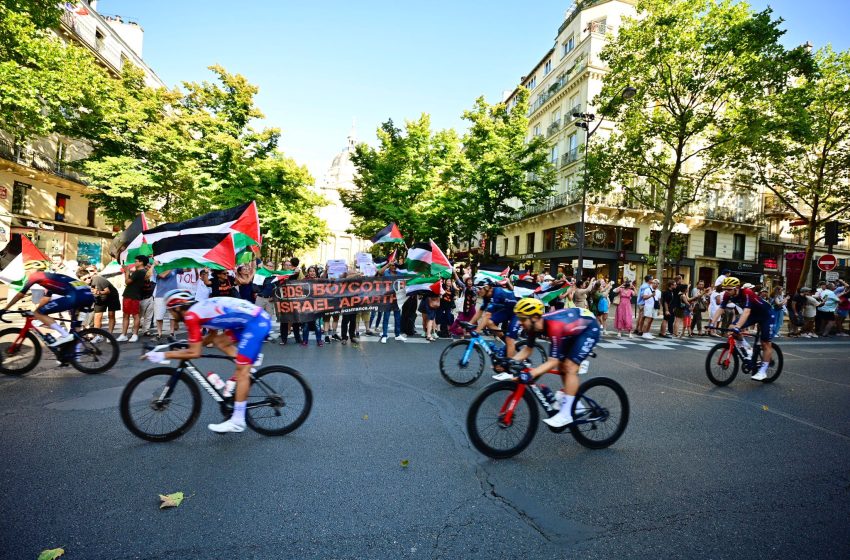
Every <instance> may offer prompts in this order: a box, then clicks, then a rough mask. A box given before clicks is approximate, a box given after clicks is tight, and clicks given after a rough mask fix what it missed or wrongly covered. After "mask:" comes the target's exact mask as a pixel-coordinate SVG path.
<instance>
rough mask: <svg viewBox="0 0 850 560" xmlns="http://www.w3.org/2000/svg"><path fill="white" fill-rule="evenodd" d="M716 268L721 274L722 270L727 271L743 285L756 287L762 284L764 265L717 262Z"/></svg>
mask: <svg viewBox="0 0 850 560" xmlns="http://www.w3.org/2000/svg"><path fill="white" fill-rule="evenodd" d="M718 266H719V268H720V271H721V272H722V271H723V270H724V269H729V270H730V271H731V275H732V276H735V277H736V278H738V279H740V280H741V282H743V283H750V284H753V285H756V286H760V285H763V284H764V265H763V264H761V263H751V262H745V261H719V262H718Z"/></svg>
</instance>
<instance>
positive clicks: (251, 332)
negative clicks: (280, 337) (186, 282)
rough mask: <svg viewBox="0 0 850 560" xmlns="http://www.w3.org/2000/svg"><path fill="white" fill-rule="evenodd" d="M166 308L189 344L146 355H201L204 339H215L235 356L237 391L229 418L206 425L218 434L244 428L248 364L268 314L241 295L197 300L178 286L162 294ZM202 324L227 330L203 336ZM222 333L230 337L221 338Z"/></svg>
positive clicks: (159, 357) (263, 333)
mask: <svg viewBox="0 0 850 560" xmlns="http://www.w3.org/2000/svg"><path fill="white" fill-rule="evenodd" d="M165 308H166V309H167V310H168V311H169V312H170V313H171V316H172V317H173V318H174V320H175V321H177V320H179V321H182V322H183V323H184V324H185V325H186V330H187V331H188V333H189V347H188V348H186V349H185V350H171V351H169V352H148V353H147V354H146V355H145V357H146V358H147V359H148V360H150V361H152V362H154V363H159V362H162V361H164V360H168V359H175V360H192V359H195V358H199V357H200V356H201V353H202V351H203V346H204V343H205V342H215V344H216V346H218V347H219V348H220V349H221V350H222V351H223V352H224V353H225V354H227V355H228V356H230V357H232V358H235V359H236V395H235V399H234V403H233V415H232V416H231V417H230V419H229V420H226V421H224V422H222V423H220V424H209V425H208V426H207V427H208V428H209V429H210V430H212V431H213V432H216V433H219V434H224V433H228V432H242V431H244V430H245V407H246V404H247V400H248V390H249V389H250V385H251V383H250V374H251V367H252V366H253V365H254V362H256V361H257V357H258V356H259V354H260V350H261V348H262V346H263V341H264V340H265V339H266V336H267V335H268V334H269V331H270V330H271V326H272V323H271V317H269V314H268V313H266V312H265V311H263V309H262V308H260V307H258V306H256V305H254V304H253V303H250V302H247V301H245V300H243V299H236V298H231V297H214V298H209V299H207V300H204V301H197V300H196V299H195V296H194V295H193V294H192V292H189V291H187V290H180V289H177V290H171V291H170V292H168V293H167V294H165ZM204 327H206V328H208V329H212V330H213V331H215V330H217V329H224V330H225V333H226V334H225V335H218V334H216V333H215V332H214V334H211V335H209V336H207V337H206V340H205V339H204V337H203V336H202V334H201V329H202V328H204ZM224 336H229V338H230V339H229V340H227V339H224ZM233 342H235V343H236V344H235V345H234V344H233Z"/></svg>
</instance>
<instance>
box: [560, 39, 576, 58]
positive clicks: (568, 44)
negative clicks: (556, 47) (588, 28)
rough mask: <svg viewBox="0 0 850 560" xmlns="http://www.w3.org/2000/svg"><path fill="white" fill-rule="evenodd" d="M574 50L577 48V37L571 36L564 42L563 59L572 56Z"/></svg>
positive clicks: (562, 48)
mask: <svg viewBox="0 0 850 560" xmlns="http://www.w3.org/2000/svg"><path fill="white" fill-rule="evenodd" d="M574 48H576V36H575V35H570V38H569V39H567V40H566V41H564V42H563V44H562V46H561V58H563V57H565V56H567V55H568V54H570V52H571V51H572V50H573V49H574Z"/></svg>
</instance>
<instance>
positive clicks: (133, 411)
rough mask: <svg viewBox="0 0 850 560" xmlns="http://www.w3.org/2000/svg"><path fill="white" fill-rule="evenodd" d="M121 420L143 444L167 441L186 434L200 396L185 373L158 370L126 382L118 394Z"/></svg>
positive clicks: (167, 369)
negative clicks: (119, 394) (144, 442)
mask: <svg viewBox="0 0 850 560" xmlns="http://www.w3.org/2000/svg"><path fill="white" fill-rule="evenodd" d="M119 408H120V411H121V420H122V421H123V422H124V425H125V426H127V429H128V430H130V432H131V433H133V435H135V436H137V437H140V438H142V439H144V440H147V441H156V442H159V441H170V440H173V439H175V438H178V437H180V436H182V435H183V434H185V433H186V432H188V431H189V429H191V428H192V426H193V425H194V424H195V422H196V421H197V420H198V416H200V414H201V392H200V391H199V390H198V386H197V385H196V384H195V382H194V381H193V380H192V378H190V377H189V375H188V374H187V373H185V372H180V373H178V372H177V370H175V369H174V368H169V367H158V368H153V369H149V370H147V371H143V372H142V373H140V374H139V375H137V376H136V377H134V378H133V379H131V380H130V382H129V383H128V384H127V386H126V387H125V388H124V391H123V392H122V393H121V401H120V405H119Z"/></svg>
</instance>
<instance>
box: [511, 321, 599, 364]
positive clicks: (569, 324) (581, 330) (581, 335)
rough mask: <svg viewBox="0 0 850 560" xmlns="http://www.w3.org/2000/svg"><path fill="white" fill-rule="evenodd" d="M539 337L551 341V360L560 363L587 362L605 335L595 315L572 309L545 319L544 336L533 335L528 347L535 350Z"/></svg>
mask: <svg viewBox="0 0 850 560" xmlns="http://www.w3.org/2000/svg"><path fill="white" fill-rule="evenodd" d="M539 334H543V335H545V336H548V337H549V340H550V342H551V345H550V348H549V357H550V358H556V359H558V360H560V361H564V360H570V361H571V362H574V363H576V364H580V363H581V362H583V361H584V360H585V359H586V358H587V356H588V355H590V352H591V351H592V350H593V347H594V346H596V343H597V342H599V337H600V336H601V334H602V332H601V329H600V326H599V322H598V321H597V320H596V317H594V316H593V313H591V312H590V311H588V310H587V309H583V308H581V307H570V308H567V309H561V310H559V311H553V312H552V313H547V314H545V315H543V332H542V333H536V332H535V333H532V334H531V336H530V337H529V340H528V345H529V346H533V345H534V342H535V339H536V338H537V336H538V335H539Z"/></svg>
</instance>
